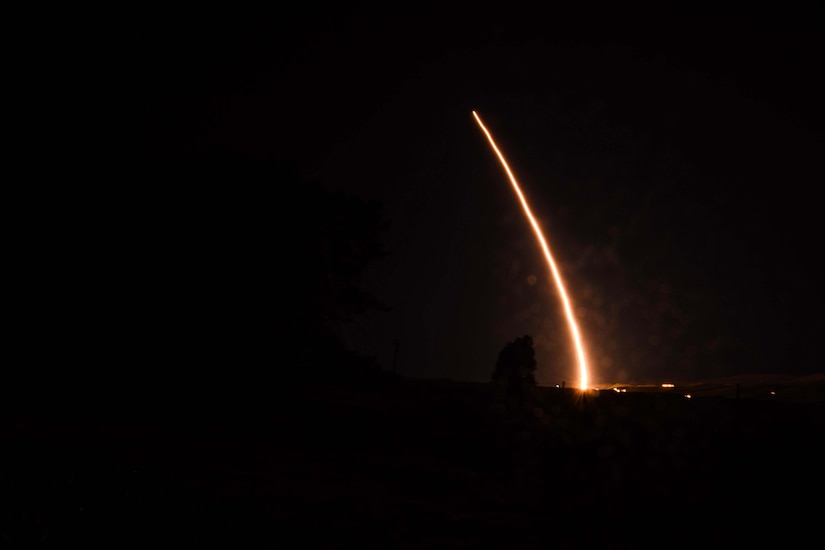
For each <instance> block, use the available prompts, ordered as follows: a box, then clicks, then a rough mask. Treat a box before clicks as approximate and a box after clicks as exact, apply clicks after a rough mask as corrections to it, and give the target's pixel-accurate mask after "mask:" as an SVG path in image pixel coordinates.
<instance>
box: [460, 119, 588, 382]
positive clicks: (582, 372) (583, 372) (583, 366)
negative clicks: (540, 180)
mask: <svg viewBox="0 0 825 550" xmlns="http://www.w3.org/2000/svg"><path fill="white" fill-rule="evenodd" d="M473 116H474V117H475V119H476V122H478V125H479V127H481V131H482V132H484V135H486V136H487V140H488V141H489V142H490V146H491V147H492V148H493V151H495V153H496V155H497V156H498V160H500V161H501V165H502V166H503V167H504V171H505V172H507V176H508V177H509V178H510V183H512V184H513V189H514V190H515V191H516V195H518V198H519V201H521V206H522V207H523V208H524V213H525V214H527V219H528V220H530V225H532V226H533V231H535V233H536V237H537V238H538V240H539V244H541V249H542V250H543V251H544V257H545V258H547V263H548V264H549V265H550V271H551V272H552V273H553V279H555V281H556V287H557V288H558V289H559V294H560V295H561V301H562V303H563V304H564V312H565V314H566V315H567V322H568V324H569V325H570V332H571V334H572V335H573V343H574V344H575V346H576V353H577V354H578V356H579V387H580V388H581V389H583V390H585V389H587V384H588V373H587V360H586V359H585V357H584V347H583V346H582V339H581V336H580V335H579V327H578V325H577V324H576V318H575V316H574V315H573V309H572V308H571V307H570V300H569V299H568V298H567V292H566V291H565V290H564V283H562V280H561V275H559V270H558V269H557V268H556V262H555V261H554V260H553V255H552V254H550V248H549V247H548V246H547V241H546V240H545V238H544V234H543V233H542V232H541V227H539V224H538V222H537V221H536V219H535V218H534V217H533V213H532V212H530V207H529V206H528V204H527V199H525V198H524V194H523V193H522V192H521V188H520V187H519V184H518V182H517V181H516V178H515V176H513V172H511V171H510V166H508V164H507V161H506V160H505V159H504V155H503V154H501V151H499V149H498V147H497V146H496V142H495V141H493V136H492V135H491V134H490V132H489V131H488V130H487V128H486V127H485V126H484V123H483V122H481V117H479V116H478V113H477V112H475V111H473Z"/></svg>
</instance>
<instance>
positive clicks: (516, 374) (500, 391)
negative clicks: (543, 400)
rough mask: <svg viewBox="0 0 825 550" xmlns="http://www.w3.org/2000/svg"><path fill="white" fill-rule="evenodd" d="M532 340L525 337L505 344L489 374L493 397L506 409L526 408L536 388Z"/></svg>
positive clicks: (529, 337) (527, 336) (528, 336)
mask: <svg viewBox="0 0 825 550" xmlns="http://www.w3.org/2000/svg"><path fill="white" fill-rule="evenodd" d="M535 371H536V357H535V350H534V349H533V338H532V337H531V336H530V335H527V334H525V335H524V336H522V337H521V338H516V339H515V340H513V341H512V342H508V343H507V344H506V345H505V346H504V348H503V349H502V350H501V351H500V352H499V354H498V360H497V361H496V367H495V369H494V370H493V385H494V387H495V389H496V397H497V399H498V400H499V401H502V402H503V403H504V404H505V405H506V407H507V408H508V409H519V408H524V407H526V406H528V405H529V404H530V402H531V398H532V395H533V393H534V389H535V387H536V377H535Z"/></svg>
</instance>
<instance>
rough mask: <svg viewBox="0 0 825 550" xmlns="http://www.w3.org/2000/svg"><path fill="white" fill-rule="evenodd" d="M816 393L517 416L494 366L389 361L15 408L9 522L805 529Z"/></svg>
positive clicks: (182, 535) (18, 526)
mask: <svg viewBox="0 0 825 550" xmlns="http://www.w3.org/2000/svg"><path fill="white" fill-rule="evenodd" d="M811 397H812V396H811V395H809V396H808V399H806V400H805V401H804V402H786V401H781V400H776V401H773V402H771V401H768V400H758V399H749V398H742V399H739V400H736V399H728V398H722V397H697V398H694V399H690V400H688V399H684V398H683V397H682V396H681V394H679V393H662V392H639V393H626V394H618V393H613V392H610V391H601V392H591V393H590V394H588V395H587V397H585V398H582V397H581V395H580V394H579V393H578V392H577V391H575V390H569V389H568V390H557V389H555V388H552V389H551V388H546V389H544V390H543V391H542V396H541V398H540V405H541V407H540V408H541V410H542V412H541V413H536V414H534V415H532V416H531V415H529V414H528V415H527V416H525V417H524V418H510V417H508V416H507V415H505V414H503V413H502V412H501V411H500V410H497V409H496V408H495V407H493V406H492V405H491V403H492V401H491V397H490V393H489V386H487V385H486V384H473V383H459V382H451V381H434V380H429V381H428V380H413V379H400V378H399V379H392V378H380V379H376V380H375V381H373V382H372V383H370V384H366V385H362V387H360V388H353V387H352V385H350V387H345V386H337V387H336V386H334V385H331V384H330V385H328V386H327V387H324V386H320V385H319V386H310V385H304V386H303V387H301V388H293V389H291V390H290V391H289V392H282V393H279V392H275V391H273V392H268V393H266V394H264V393H263V392H261V393H260V394H259V395H257V396H251V395H249V394H246V395H245V396H244V398H240V397H239V398H237V399H227V398H224V399H219V400H210V399H208V398H203V399H202V400H201V401H200V402H199V403H194V402H193V403H191V404H190V406H189V407H187V408H186V410H182V409H181V408H180V407H174V406H172V405H171V404H170V403H171V402H166V403H164V402H163V401H162V400H158V399H153V400H149V401H147V402H144V403H140V404H136V403H133V404H131V405H128V406H127V405H123V404H121V405H120V406H117V405H115V404H112V403H110V404H109V405H106V407H105V409H104V410H94V407H91V406H87V407H85V411H81V410H80V408H78V407H68V408H67V409H66V411H65V414H62V415H61V416H59V417H56V416H54V415H46V414H41V415H37V414H35V413H34V412H30V413H28V414H26V415H20V414H12V413H9V411H6V414H5V418H4V422H3V426H2V433H3V442H4V444H3V448H4V452H3V455H2V485H1V486H0V487H2V489H1V490H0V494H2V536H3V538H4V544H10V545H11V546H14V547H16V546H23V545H26V546H28V545H32V544H34V545H37V544H42V545H44V546H68V545H74V544H82V545H84V546H89V545H92V546H107V547H129V546H138V547H149V546H151V547H156V546H157V545H158V544H160V543H163V544H182V545H186V546H194V545H198V544H203V543H218V544H220V545H222V546H229V545H231V546H233V547H244V548H245V547H261V548H263V547H277V546H282V545H283V544H285V543H286V542H287V541H292V542H290V543H289V545H290V546H296V545H297V546H301V547H345V546H346V547H362V548H363V547H376V548H423V547H434V546H438V547H441V546H444V547H451V548H456V547H459V548H469V547H496V548H539V547H541V548H546V547H548V546H563V547H594V546H600V547H604V546H607V547H637V546H656V547H661V546H662V545H663V544H664V545H665V546H670V541H675V542H679V543H680V544H681V543H682V542H684V541H686V540H696V541H698V542H702V544H703V546H705V545H712V546H718V545H722V544H724V545H726V546H732V547H739V546H741V545H744V544H746V543H750V542H765V541H767V540H769V539H770V540H776V541H780V542H783V543H784V544H788V543H791V542H792V541H793V540H799V541H800V543H801V542H802V541H805V540H807V538H806V537H807V536H808V534H809V533H810V529H811V528H810V527H809V526H810V525H812V523H813V522H814V521H816V517H818V515H819V512H820V511H821V503H822V500H821V499H822V495H823V494H825V493H823V472H822V463H823V461H822V459H823V458H824V456H823V455H825V452H823V450H822V442H823V427H825V402H824V401H822V400H821V399H815V398H811ZM820 397H821V394H820ZM101 409H103V407H101ZM127 410H128V412H127ZM663 537H664V538H663ZM792 546H794V547H798V546H796V545H794V544H792ZM7 547H8V546H7Z"/></svg>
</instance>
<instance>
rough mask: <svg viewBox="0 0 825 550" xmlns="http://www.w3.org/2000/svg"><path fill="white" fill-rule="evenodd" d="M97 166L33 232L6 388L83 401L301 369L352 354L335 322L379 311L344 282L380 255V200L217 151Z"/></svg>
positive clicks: (265, 378)
mask: <svg viewBox="0 0 825 550" xmlns="http://www.w3.org/2000/svg"><path fill="white" fill-rule="evenodd" d="M110 166H112V172H111V173H110V174H108V176H109V181H107V182H105V185H104V184H102V183H101V184H100V185H99V187H97V188H96V189H94V192H91V188H87V189H86V190H89V191H90V192H89V193H84V197H87V198H84V200H80V199H79V198H78V200H77V203H76V204H75V203H73V204H68V205H66V210H65V211H64V213H63V214H62V215H60V216H59V217H58V218H56V219H52V220H49V223H48V224H47V225H46V226H45V227H44V228H41V229H40V233H39V234H38V237H37V240H38V243H39V245H40V248H39V250H38V252H39V258H38V262H39V264H38V265H39V268H38V269H37V270H36V271H37V274H38V277H37V280H35V281H33V283H34V285H35V286H36V287H37V290H38V291H39V295H38V296H37V300H36V302H37V303H36V304H35V303H34V301H33V304H32V307H33V308H35V309H37V313H38V315H34V314H33V315H32V316H33V317H35V318H34V319H33V324H32V328H33V329H34V330H33V331H32V333H31V334H32V338H33V340H34V342H33V343H32V345H31V347H30V350H31V355H30V357H29V360H30V362H29V364H28V366H27V367H26V368H21V369H20V370H18V371H17V372H15V373H14V375H13V376H16V378H19V379H20V381H19V384H18V387H22V386H25V387H31V388H32V391H39V390H35V389H34V387H37V386H39V387H40V388H41V389H42V388H46V387H56V388H60V389H59V390H58V391H59V392H65V393H67V394H69V393H71V392H74V391H78V390H82V392H83V394H84V395H88V394H90V393H91V394H95V396H98V397H99V396H101V395H108V394H112V395H114V394H118V395H122V394H125V393H134V392H136V391H140V392H145V391H149V392H150V393H152V394H154V393H157V392H161V393H162V392H165V391H167V390H168V391H170V392H173V393H175V392H180V391H181V388H184V390H183V391H184V392H187V391H191V392H194V393H197V391H198V390H197V388H200V387H203V386H208V387H211V386H214V385H216V384H217V385H220V386H222V387H225V386H227V385H234V384H236V383H237V384H241V385H254V384H258V383H267V382H270V381H272V380H277V379H282V378H283V377H284V376H286V375H289V376H295V375H301V376H303V375H306V376H311V372H312V371H313V369H317V368H319V367H320V366H322V365H327V364H328V363H334V362H335V361H336V360H338V361H340V358H341V357H342V356H352V354H351V353H350V355H346V353H347V352H346V350H344V348H343V346H342V345H341V344H340V343H339V342H338V341H337V339H336V337H335V328H336V324H338V323H341V322H345V321H346V320H348V319H351V318H353V317H354V316H358V315H362V314H367V313H369V312H371V311H375V310H378V309H381V308H383V307H385V306H383V305H382V304H381V303H380V302H379V301H378V300H377V299H375V298H374V297H373V296H371V295H370V293H369V292H368V291H367V290H366V289H364V288H363V286H362V284H361V280H360V276H361V273H362V270H363V269H364V267H365V266H367V265H368V264H369V263H370V262H373V261H377V260H380V259H381V258H382V257H383V256H384V255H385V254H386V251H385V250H384V247H383V241H382V231H383V230H384V228H385V222H384V220H383V219H382V212H381V205H380V204H377V203H375V202H370V201H367V200H364V199H362V198H360V197H357V196H353V195H350V194H347V193H344V192H340V191H336V190H333V189H331V188H330V187H328V186H325V185H323V184H321V183H320V182H315V181H307V180H305V179H303V178H300V177H298V176H296V175H295V174H294V173H293V172H292V171H291V170H289V169H285V168H284V167H283V166H281V165H279V164H277V163H275V162H271V161H269V160H267V159H255V158H246V157H242V156H239V155H235V154H233V153H232V152H229V151H220V150H219V151H206V152H186V153H180V152H174V153H168V154H163V155H153V156H148V157H146V158H127V159H125V160H123V162H120V163H117V164H116V163H110Z"/></svg>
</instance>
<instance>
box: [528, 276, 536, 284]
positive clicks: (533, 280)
mask: <svg viewBox="0 0 825 550" xmlns="http://www.w3.org/2000/svg"><path fill="white" fill-rule="evenodd" d="M536 282H538V278H536V276H535V275H528V276H527V284H528V285H530V286H533V285H534V284H536Z"/></svg>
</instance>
